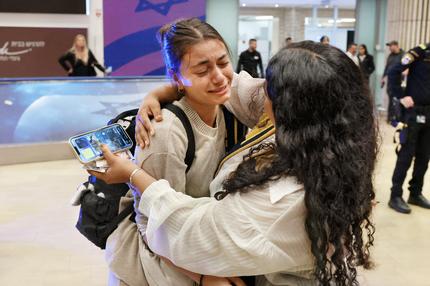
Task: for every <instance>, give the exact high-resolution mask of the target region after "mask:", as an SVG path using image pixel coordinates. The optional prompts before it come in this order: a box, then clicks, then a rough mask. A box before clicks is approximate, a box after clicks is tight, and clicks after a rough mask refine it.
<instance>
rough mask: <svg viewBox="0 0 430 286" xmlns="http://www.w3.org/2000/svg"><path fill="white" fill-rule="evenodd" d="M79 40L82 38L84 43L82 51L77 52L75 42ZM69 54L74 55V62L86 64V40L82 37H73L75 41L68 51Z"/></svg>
mask: <svg viewBox="0 0 430 286" xmlns="http://www.w3.org/2000/svg"><path fill="white" fill-rule="evenodd" d="M79 38H83V39H84V42H85V47H84V50H83V51H78V49H76V42H77V41H78V39H79ZM70 52H72V53H73V54H75V57H76V60H81V61H83V62H84V64H87V63H88V57H89V50H88V46H87V39H86V38H85V36H84V35H82V34H77V35H76V36H75V39H74V40H73V46H72V48H71V49H70Z"/></svg>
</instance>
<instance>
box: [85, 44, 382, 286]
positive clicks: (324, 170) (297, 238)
mask: <svg viewBox="0 0 430 286" xmlns="http://www.w3.org/2000/svg"><path fill="white" fill-rule="evenodd" d="M357 78H358V79H359V80H357ZM266 79H267V91H268V99H267V100H266V103H265V110H266V112H267V114H268V116H269V117H270V118H271V120H272V121H273V122H274V124H275V127H276V131H275V135H274V136H272V137H269V138H268V139H266V140H264V141H262V142H260V143H259V144H258V145H255V146H253V147H252V148H251V149H248V151H245V152H240V153H238V154H236V155H235V156H233V157H231V158H230V159H229V160H227V161H226V162H224V164H223V165H222V167H221V169H220V171H219V172H218V174H217V176H216V178H215V179H214V181H213V183H212V184H211V193H212V194H215V193H217V194H216V195H215V196H216V198H217V200H215V199H210V198H200V199H193V198H191V197H188V196H186V195H183V194H178V193H177V192H175V191H174V190H172V189H171V188H170V187H169V185H168V183H167V182H166V181H163V180H161V181H155V180H154V179H153V178H151V177H150V176H149V175H147V174H146V173H145V172H144V171H143V170H142V169H139V168H137V167H136V166H135V165H133V164H132V163H131V162H129V161H127V160H124V159H121V158H119V157H116V156H114V155H112V154H111V153H110V152H109V150H107V149H106V148H105V147H104V151H105V157H106V159H107V161H108V162H109V165H110V168H109V170H108V172H107V173H106V174H96V173H94V172H92V174H94V175H96V176H97V177H99V178H101V179H104V180H106V181H108V182H110V183H113V182H124V181H130V183H131V184H133V185H134V186H135V188H136V190H138V191H139V192H141V193H142V195H141V198H140V205H139V208H138V211H141V212H143V213H145V214H146V215H147V216H148V217H149V221H148V225H147V231H146V239H147V241H148V245H149V247H150V248H151V249H152V250H153V251H154V252H156V253H157V254H159V255H162V256H164V257H166V258H168V259H169V260H171V261H172V262H173V263H175V264H176V265H178V266H180V267H183V268H186V269H188V270H191V271H193V272H196V273H201V274H205V275H206V274H210V275H215V276H225V277H228V276H238V275H260V276H259V277H257V285H358V281H357V267H358V266H364V267H365V268H369V267H370V266H371V262H370V252H369V248H370V247H371V245H372V243H373V234H374V226H373V224H372V222H371V220H370V215H371V211H372V200H373V199H374V197H375V193H374V189H373V183H372V176H373V170H374V165H375V160H376V152H377V143H376V141H377V140H376V138H377V136H376V126H375V118H374V113H373V105H372V101H371V98H370V96H369V92H368V90H367V87H366V86H365V85H364V84H363V81H362V78H361V76H360V71H359V69H358V68H357V66H355V65H354V63H353V62H351V61H350V60H349V59H348V57H347V56H346V55H345V54H344V53H343V52H341V51H340V50H338V49H336V48H334V47H330V46H324V45H321V44H317V43H314V42H300V43H293V44H291V45H289V46H288V47H286V48H284V49H282V50H281V51H279V52H278V53H277V54H276V55H275V56H274V57H273V58H272V59H271V61H270V63H269V65H268V68H267V76H266ZM243 155H245V156H243ZM240 158H243V160H241V159H240ZM231 171H233V172H231ZM221 186H222V187H221ZM204 277H205V276H203V275H202V276H201V279H200V281H203V282H204ZM203 284H204V283H203Z"/></svg>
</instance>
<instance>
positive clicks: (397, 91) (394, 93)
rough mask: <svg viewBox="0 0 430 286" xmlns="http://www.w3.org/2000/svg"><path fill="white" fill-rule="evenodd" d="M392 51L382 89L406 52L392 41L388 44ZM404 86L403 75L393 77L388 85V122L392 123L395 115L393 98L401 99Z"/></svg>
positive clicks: (386, 66)
mask: <svg viewBox="0 0 430 286" xmlns="http://www.w3.org/2000/svg"><path fill="white" fill-rule="evenodd" d="M386 46H388V47H389V49H390V55H389V56H388V58H387V64H386V65H385V69H384V74H383V76H382V79H381V88H383V87H384V85H385V83H386V82H387V74H388V70H389V69H390V68H392V67H393V66H394V65H396V64H398V63H400V60H401V59H402V57H403V55H404V54H405V52H404V51H403V50H402V49H401V48H400V46H399V43H398V42H397V41H391V42H389V43H387V44H386ZM401 85H402V75H399V76H395V77H392V78H391V80H390V81H388V84H387V94H388V114H387V116H388V117H387V121H388V122H390V121H391V120H392V119H393V117H394V116H395V115H394V110H393V98H394V97H395V98H401V97H402V94H403V89H402V87H401Z"/></svg>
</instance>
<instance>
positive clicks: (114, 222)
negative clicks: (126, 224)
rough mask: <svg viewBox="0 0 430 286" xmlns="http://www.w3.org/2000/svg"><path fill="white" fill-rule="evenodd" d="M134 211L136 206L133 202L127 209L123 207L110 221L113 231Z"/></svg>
mask: <svg viewBox="0 0 430 286" xmlns="http://www.w3.org/2000/svg"><path fill="white" fill-rule="evenodd" d="M133 212H134V206H133V204H132V203H131V204H130V205H129V206H127V207H126V208H125V209H123V210H122V211H121V212H120V213H119V214H118V215H117V216H116V217H114V218H113V219H112V220H111V221H110V222H109V224H108V225H109V226H108V229H109V228H112V231H113V230H114V229H115V228H117V227H118V225H119V223H120V222H122V221H123V220H124V219H125V218H126V217H127V216H128V215H129V214H131V213H133Z"/></svg>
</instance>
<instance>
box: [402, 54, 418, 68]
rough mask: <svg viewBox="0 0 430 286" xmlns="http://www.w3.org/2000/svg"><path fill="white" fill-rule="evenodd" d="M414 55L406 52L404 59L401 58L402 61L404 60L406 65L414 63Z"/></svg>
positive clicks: (403, 62)
mask: <svg viewBox="0 0 430 286" xmlns="http://www.w3.org/2000/svg"><path fill="white" fill-rule="evenodd" d="M414 59H415V58H414V56H413V55H411V54H410V53H406V54H405V55H404V56H403V57H402V60H401V62H402V65H404V66H406V65H408V64H410V63H412V62H413V61H414Z"/></svg>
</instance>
